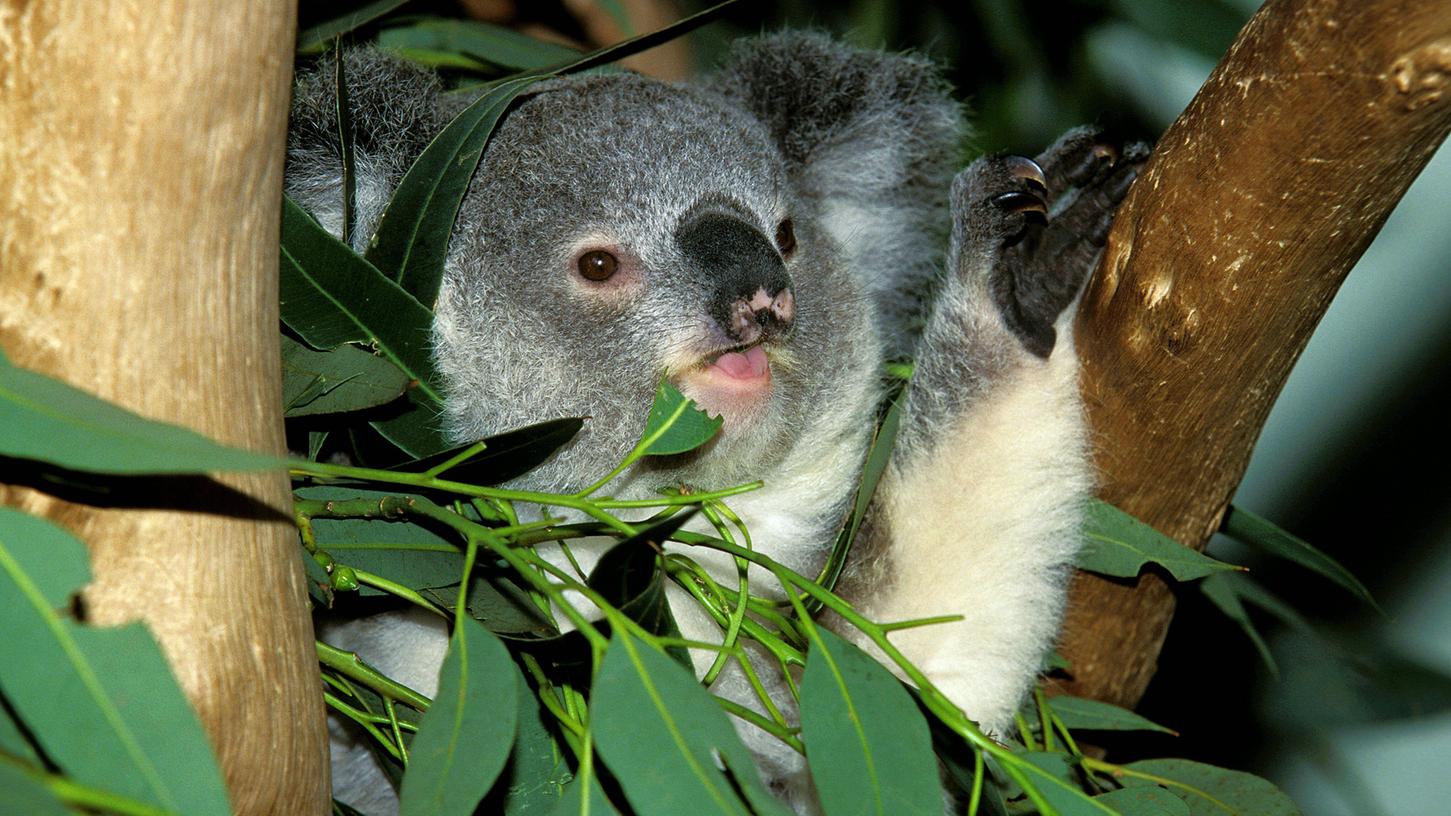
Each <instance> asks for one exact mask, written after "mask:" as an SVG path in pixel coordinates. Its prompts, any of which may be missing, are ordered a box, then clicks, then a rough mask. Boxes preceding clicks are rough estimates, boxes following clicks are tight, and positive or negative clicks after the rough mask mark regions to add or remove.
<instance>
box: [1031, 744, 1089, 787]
mask: <svg viewBox="0 0 1451 816" xmlns="http://www.w3.org/2000/svg"><path fill="white" fill-rule="evenodd" d="M1021 756H1022V757H1023V759H1026V760H1028V761H1029V762H1031V763H1032V764H1033V766H1034V767H1036V768H1039V769H1041V770H1042V771H1044V772H1045V773H1047V774H1048V775H1049V776H1051V777H1053V778H1054V779H1056V780H1058V781H1059V782H1062V783H1064V784H1066V785H1070V786H1073V787H1077V786H1078V761H1077V760H1076V759H1074V758H1073V757H1071V756H1069V755H1067V754H1064V753H1060V752H1058V751H1025V752H1023V754H1022V755H1021Z"/></svg>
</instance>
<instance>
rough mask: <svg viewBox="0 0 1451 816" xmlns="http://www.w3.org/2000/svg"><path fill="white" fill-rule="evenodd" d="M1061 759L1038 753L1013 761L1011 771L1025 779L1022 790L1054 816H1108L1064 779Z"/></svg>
mask: <svg viewBox="0 0 1451 816" xmlns="http://www.w3.org/2000/svg"><path fill="white" fill-rule="evenodd" d="M1059 757H1064V755H1062V754H1059V755H1056V756H1050V755H1047V754H1044V753H1042V752H1037V753H1032V754H1027V755H1024V756H1020V757H1016V758H1015V759H1016V760H1017V761H1015V762H1013V763H1012V765H1011V767H1012V768H1013V769H1014V770H1016V771H1017V772H1018V773H1019V774H1022V776H1023V777H1024V779H1025V782H1024V787H1025V788H1030V789H1031V793H1030V794H1029V795H1030V796H1032V795H1034V794H1036V796H1037V797H1038V798H1040V799H1042V800H1043V801H1044V802H1046V803H1047V804H1048V806H1049V807H1051V808H1053V809H1054V810H1055V811H1057V813H1058V816H1103V814H1112V813H1113V812H1114V811H1113V810H1111V809H1109V808H1108V807H1107V806H1106V805H1104V804H1103V803H1101V802H1098V801H1095V800H1094V799H1092V798H1090V797H1089V796H1088V794H1086V793H1084V792H1083V791H1082V790H1081V789H1080V788H1079V787H1078V785H1077V783H1076V782H1074V781H1068V780H1067V779H1065V773H1066V772H1067V769H1066V766H1065V765H1064V763H1065V761H1066V759H1065V758H1059Z"/></svg>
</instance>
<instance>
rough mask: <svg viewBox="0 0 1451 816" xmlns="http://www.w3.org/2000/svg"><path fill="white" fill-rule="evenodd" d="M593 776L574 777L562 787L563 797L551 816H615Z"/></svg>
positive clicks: (612, 806)
mask: <svg viewBox="0 0 1451 816" xmlns="http://www.w3.org/2000/svg"><path fill="white" fill-rule="evenodd" d="M618 813H619V811H618V810H615V806H614V805H612V804H610V800H609V798H608V797H607V796H605V791H604V788H602V787H600V780H599V777H597V776H595V775H594V774H588V775H585V774H583V773H581V775H579V776H576V777H575V778H574V779H572V780H570V782H569V784H568V785H565V786H564V795H563V797H561V800H560V802H559V805H558V807H556V808H555V809H554V812H553V813H552V814H551V816H617V814H618Z"/></svg>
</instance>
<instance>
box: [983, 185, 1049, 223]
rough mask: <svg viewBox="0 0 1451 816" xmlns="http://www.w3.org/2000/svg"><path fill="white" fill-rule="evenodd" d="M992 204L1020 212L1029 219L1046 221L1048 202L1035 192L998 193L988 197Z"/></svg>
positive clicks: (1009, 210)
mask: <svg viewBox="0 0 1451 816" xmlns="http://www.w3.org/2000/svg"><path fill="white" fill-rule="evenodd" d="M990 201H991V203H992V205H993V206H994V207H997V208H998V209H1000V210H1004V211H1006V212H1010V213H1021V214H1022V215H1024V216H1026V217H1027V218H1028V219H1030V220H1041V221H1042V222H1043V223H1045V224H1046V223H1048V202H1046V201H1044V200H1043V197H1042V196H1039V195H1037V194H1036V193H1024V192H1019V191H1014V192H1011V193H999V194H998V195H995V196H993V197H992V198H991V199H990Z"/></svg>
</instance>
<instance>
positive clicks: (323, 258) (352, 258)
mask: <svg viewBox="0 0 1451 816" xmlns="http://www.w3.org/2000/svg"><path fill="white" fill-rule="evenodd" d="M278 285H279V287H280V291H279V296H280V298H281V311H282V322H283V323H286V324H287V327H288V328H290V329H292V330H293V331H294V332H296V333H297V335H298V336H299V337H301V338H302V339H303V340H304V341H306V342H307V344H308V345H310V346H312V347H313V348H317V349H330V348H335V347H337V346H339V345H342V344H343V343H358V344H361V345H364V346H371V347H374V348H376V349H377V350H378V351H379V352H380V353H381V354H382V355H383V356H384V357H387V358H388V359H389V360H391V361H392V362H393V364H394V365H396V366H398V367H399V368H400V369H402V370H403V371H404V373H406V374H407V375H408V376H409V377H410V378H411V379H413V380H416V381H417V382H418V390H420V391H422V392H423V394H424V395H425V396H427V398H428V401H429V402H432V403H435V404H438V403H441V402H442V400H441V398H440V397H439V392H438V390H437V388H436V387H435V385H434V372H433V360H432V359H431V357H430V356H429V349H428V342H429V332H430V330H431V328H432V326H433V312H431V311H429V310H428V309H427V308H425V307H424V306H423V304H421V303H419V302H418V301H417V300H416V299H415V298H414V297H413V296H412V295H410V294H408V293H407V292H406V291H404V290H403V289H402V288H401V287H399V286H398V284H396V283H394V282H393V281H391V280H389V279H388V278H386V277H384V276H383V274H382V273H381V272H379V271H378V270H377V268H375V267H374V266H373V265H372V264H370V263H368V262H367V261H365V260H363V259H362V258H359V257H358V256H357V255H356V254H354V253H353V251H352V250H351V249H349V248H348V247H347V246H346V245H344V244H343V243H342V242H341V241H339V240H338V239H336V238H334V237H333V236H332V234H331V233H329V232H328V231H327V230H325V229H323V228H322V226H321V225H319V224H318V223H317V222H316V221H314V220H312V217H311V216H309V215H308V214H307V213H306V212H304V211H303V209H302V208H301V207H299V206H297V204H296V203H294V202H293V201H292V199H290V198H286V197H284V198H283V200H282V264H281V268H280V270H279V280H278ZM431 452H432V451H430V453H431Z"/></svg>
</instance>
